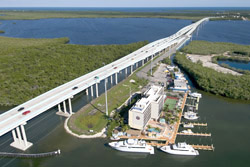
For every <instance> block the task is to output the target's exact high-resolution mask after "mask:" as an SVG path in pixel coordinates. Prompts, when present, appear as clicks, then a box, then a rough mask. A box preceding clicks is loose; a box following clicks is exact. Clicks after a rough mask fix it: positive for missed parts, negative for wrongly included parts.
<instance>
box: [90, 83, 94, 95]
mask: <svg viewBox="0 0 250 167" xmlns="http://www.w3.org/2000/svg"><path fill="white" fill-rule="evenodd" d="M90 94H91V96H92V97H93V96H94V92H93V85H91V86H90Z"/></svg>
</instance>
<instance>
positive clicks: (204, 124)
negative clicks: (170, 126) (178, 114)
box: [181, 122, 207, 126]
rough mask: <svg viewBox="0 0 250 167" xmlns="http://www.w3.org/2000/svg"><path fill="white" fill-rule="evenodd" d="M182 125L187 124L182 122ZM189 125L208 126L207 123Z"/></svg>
mask: <svg viewBox="0 0 250 167" xmlns="http://www.w3.org/2000/svg"><path fill="white" fill-rule="evenodd" d="M181 124H185V123H184V122H182V123H181ZM188 124H192V125H194V126H207V123H188Z"/></svg>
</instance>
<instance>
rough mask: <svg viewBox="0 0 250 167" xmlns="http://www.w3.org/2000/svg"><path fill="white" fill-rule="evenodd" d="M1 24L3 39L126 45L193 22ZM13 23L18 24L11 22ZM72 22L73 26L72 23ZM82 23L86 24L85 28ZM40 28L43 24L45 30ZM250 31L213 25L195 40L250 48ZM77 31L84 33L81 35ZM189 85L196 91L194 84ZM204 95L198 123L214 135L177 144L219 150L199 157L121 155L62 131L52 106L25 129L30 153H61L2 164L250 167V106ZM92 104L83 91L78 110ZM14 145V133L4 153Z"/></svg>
mask: <svg viewBox="0 0 250 167" xmlns="http://www.w3.org/2000/svg"><path fill="white" fill-rule="evenodd" d="M1 22H2V25H0V29H3V30H4V31H5V32H6V33H5V34H4V36H10V37H22V38H30V37H33V38H54V37H65V36H67V37H69V38H70V41H71V43H74V44H111V43H116V44H121V43H130V42H136V41H140V40H149V41H153V40H156V39H160V38H163V37H166V36H169V35H171V34H173V33H175V32H176V31H178V29H180V28H181V27H184V26H186V25H187V24H190V23H191V21H188V20H175V19H136V18H133V19H130V18H123V19H42V20H17V21H16V20H15V21H1ZM13 22H15V23H16V24H12V23H13ZM54 22H55V23H54ZM65 22H67V24H66V23H65ZM71 22H72V24H69V23H71ZM131 22H132V23H131ZM79 23H81V24H83V25H84V26H83V25H82V26H80V25H79ZM58 24H59V25H58ZM239 24H240V25H242V28H240V29H239V27H238V26H237V25H239ZM41 25H43V26H42V27H41V29H40V27H39V26H41ZM15 26H18V27H15ZM13 27H15V28H13ZM43 27H44V28H43ZM218 27H220V28H218ZM246 27H248V28H246ZM249 27H250V22H243V21H237V22H234V21H216V22H208V23H207V24H205V25H204V26H203V28H202V29H200V31H199V32H198V33H196V34H195V36H194V38H193V39H205V40H209V41H224V42H233V43H240V44H248V45H249V44H250V41H249V40H248V39H250V37H249V34H250V29H249ZM225 30H226V32H227V33H225ZM236 30H237V31H236ZM57 32H58V33H57ZM74 32H76V33H74ZM78 33H79V34H85V35H79V36H77V34H78ZM123 77H124V76H123V75H121V78H119V80H122V79H123ZM102 82H103V81H102ZM189 83H190V84H191V86H192V89H193V90H195V87H194V86H193V85H192V83H191V81H189ZM109 87H110V85H109ZM198 91H199V90H198ZM199 92H201V93H202V94H203V98H202V99H201V100H200V104H199V115H200V117H201V118H200V120H199V121H200V122H207V123H208V128H205V129H197V131H199V130H200V131H202V132H211V133H212V138H196V137H178V138H177V141H184V140H185V141H191V142H195V143H194V144H198V143H200V144H201V143H203V142H204V144H206V142H209V143H213V144H214V146H215V152H207V151H200V155H199V156H197V157H182V156H171V155H168V154H165V153H163V152H160V151H158V150H157V149H156V151H155V155H143V154H129V153H122V152H118V151H115V150H112V149H111V148H109V147H107V145H106V143H107V142H108V140H107V139H78V138H76V137H73V136H71V135H69V134H67V133H66V132H65V130H64V128H63V123H64V118H63V117H60V116H57V115H55V112H56V111H57V109H56V108H52V109H51V110H49V111H47V112H45V113H44V114H42V115H40V116H39V117H36V118H34V119H33V120H30V121H29V122H28V124H27V125H26V126H25V128H26V131H27V137H28V140H29V141H31V142H32V143H33V144H34V146H32V147H31V149H29V150H28V151H27V152H30V153H35V152H47V151H51V150H57V149H58V148H60V149H61V150H62V154H61V155H60V156H57V157H51V158H42V159H10V158H0V166H9V167H12V166H20V167H22V166H23V167H26V166H39V167H40V166H46V167H50V166H51V167H54V166H65V167H67V166H72V167H73V166H86V167H92V166H110V167H112V166H114V167H115V166H121V167H123V166H124V167H125V166H131V167H132V166H145V167H147V166H148V167H149V166H178V167H181V166H197V167H198V166H199V167H200V166H202V167H206V166H207V167H210V166H218V167H223V166H225V167H229V166H243V167H244V166H249V163H250V159H249V155H250V145H249V141H250V134H249V131H250V126H249V121H250V104H249V103H247V102H242V101H235V100H230V99H226V98H222V97H219V96H215V95H211V94H208V93H205V92H202V91H199ZM89 100H91V97H90V96H86V95H85V94H84V93H82V94H79V95H77V96H75V98H74V100H73V110H74V111H76V110H77V109H79V108H81V107H82V106H83V105H84V104H86V102H88V101H89ZM8 109H9V107H1V108H0V110H1V112H4V111H6V110H8ZM11 142H12V138H11V134H6V135H5V136H2V137H1V138H0V150H1V151H9V152H17V151H18V150H16V149H14V148H11V147H10V146H9V144H10V143H11Z"/></svg>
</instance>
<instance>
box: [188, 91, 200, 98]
mask: <svg viewBox="0 0 250 167" xmlns="http://www.w3.org/2000/svg"><path fill="white" fill-rule="evenodd" d="M189 96H192V97H196V98H197V97H198V98H202V95H201V94H200V93H197V92H194V93H191V92H190V93H189Z"/></svg>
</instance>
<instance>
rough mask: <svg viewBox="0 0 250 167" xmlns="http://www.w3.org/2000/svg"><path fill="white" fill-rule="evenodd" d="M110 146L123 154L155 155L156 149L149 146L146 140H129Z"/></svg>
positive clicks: (110, 144)
mask: <svg viewBox="0 0 250 167" xmlns="http://www.w3.org/2000/svg"><path fill="white" fill-rule="evenodd" d="M109 146H110V147H112V148H114V149H116V150H119V151H123V152H137V153H149V154H154V147H153V146H150V145H148V144H147V143H146V142H145V140H138V139H128V140H124V141H117V142H111V143H109Z"/></svg>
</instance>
